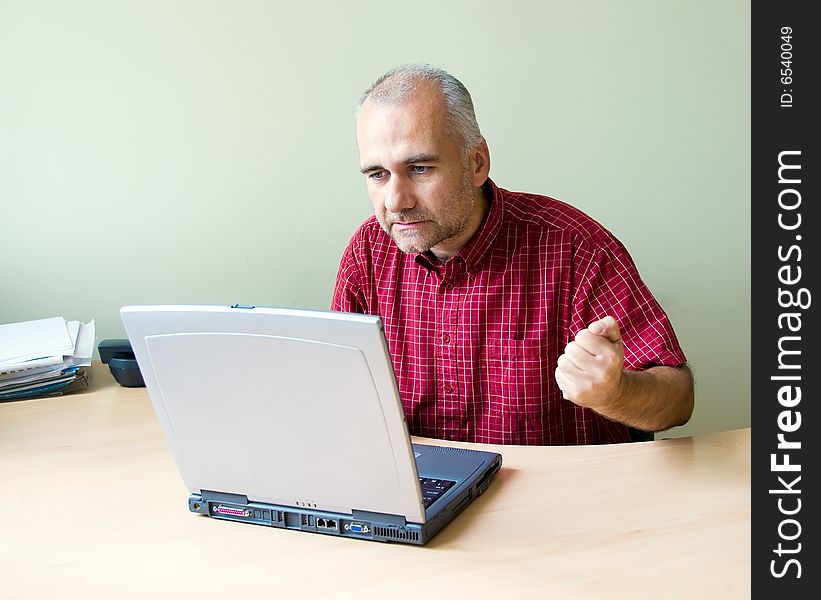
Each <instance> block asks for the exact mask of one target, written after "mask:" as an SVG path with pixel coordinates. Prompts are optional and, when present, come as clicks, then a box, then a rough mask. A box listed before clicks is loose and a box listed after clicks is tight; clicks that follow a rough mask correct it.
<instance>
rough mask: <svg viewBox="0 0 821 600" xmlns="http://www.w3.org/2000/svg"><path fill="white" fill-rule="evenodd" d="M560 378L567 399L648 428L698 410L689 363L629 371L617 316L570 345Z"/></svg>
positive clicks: (662, 425)
mask: <svg viewBox="0 0 821 600" xmlns="http://www.w3.org/2000/svg"><path fill="white" fill-rule="evenodd" d="M556 383H558V385H559V388H561V390H562V394H563V396H564V397H565V398H566V399H567V400H570V401H571V402H574V403H575V404H578V405H579V406H584V407H587V408H590V409H592V410H594V411H596V412H597V413H599V414H601V415H602V416H604V417H607V418H608V419H611V420H613V421H618V422H619V423H624V424H625V425H628V426H630V427H634V428H636V429H641V430H643V431H663V430H665V429H669V428H671V427H675V426H677V425H684V424H685V423H686V422H687V421H688V420H689V419H690V416H691V415H692V413H693V404H694V392H693V375H692V372H691V371H690V369H689V367H687V365H683V366H680V367H667V366H655V367H650V368H648V369H646V370H644V371H629V370H625V369H624V345H623V344H622V341H621V335H620V333H619V326H618V324H617V323H616V320H615V319H614V318H613V317H605V318H603V319H601V320H599V321H596V322H594V323H592V324H591V325H590V326H589V327H588V328H587V329H583V330H582V331H580V332H579V333H578V334H577V335H576V338H575V339H574V341H572V342H570V343H569V344H568V345H567V347H566V348H565V352H564V354H562V356H560V357H559V361H558V367H557V368H556Z"/></svg>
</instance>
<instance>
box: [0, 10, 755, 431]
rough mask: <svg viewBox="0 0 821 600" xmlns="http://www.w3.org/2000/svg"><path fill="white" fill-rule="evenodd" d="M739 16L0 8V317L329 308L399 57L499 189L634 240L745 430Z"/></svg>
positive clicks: (718, 405) (712, 385) (694, 426)
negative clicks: (453, 88)
mask: <svg viewBox="0 0 821 600" xmlns="http://www.w3.org/2000/svg"><path fill="white" fill-rule="evenodd" d="M749 45H750V6H749V3H748V2H743V1H739V0H724V1H719V2H716V1H714V0H711V1H707V0H690V1H688V0H680V1H679V0H677V1H658V0H657V1H652V0H625V1H621V2H609V1H605V0H598V1H593V0H587V1H585V0H577V1H575V2H567V1H562V2H559V1H542V2H538V1H535V0H534V1H530V2H525V1H522V0H518V1H517V0H508V1H507V2H504V3H501V2H499V3H491V2H475V1H474V2H457V1H451V2H447V1H439V2H429V1H424V0H423V1H417V2H415V3H412V4H406V3H390V2H384V1H383V2H372V1H368V2H348V3H343V2H332V1H330V0H325V1H321V0H315V1H313V2H288V3H285V2H262V1H259V2H249V1H234V2H228V1H225V2H215V1H211V2H201V1H189V2H183V1H175V0H169V1H164V2H160V1H154V2H137V1H132V2H123V1H120V2H117V1H105V0H96V1H95V0H78V1H77V2H62V1H56V0H55V1H52V2H45V1H32V0H28V1H18V2H12V1H7V0H0V223H2V225H1V226H0V322H13V321H21V320H27V319H35V318H42V317H47V316H55V315H62V316H64V317H66V318H67V319H80V320H88V319H91V318H93V319H95V321H96V324H97V338H98V341H99V340H101V339H105V338H112V337H123V336H124V332H123V328H122V325H121V323H120V321H119V314H118V310H119V308H120V306H122V305H124V304H139V303H196V304H210V303H216V304H226V303H229V304H230V303H235V302H242V303H249V304H258V305H282V306H296V307H308V308H326V307H327V306H328V304H329V302H330V295H331V289H332V286H333V280H334V274H335V271H336V267H337V264H338V260H339V257H340V254H341V251H342V249H343V247H344V245H345V243H346V242H347V240H348V238H349V237H350V235H351V233H352V232H353V230H354V229H355V228H356V226H357V225H358V224H359V223H360V222H361V220H362V219H364V218H365V217H366V216H367V215H368V214H369V211H370V204H369V202H368V199H367V196H366V193H365V187H364V182H363V181H362V177H361V175H359V174H358V162H357V158H358V157H357V152H356V144H355V140H354V135H353V108H354V104H355V101H356V99H357V98H358V96H359V93H360V92H361V91H362V90H363V89H364V88H365V87H366V86H367V85H368V84H369V83H370V82H371V81H372V80H373V79H374V78H375V77H376V76H378V75H379V74H381V73H382V72H383V71H384V70H386V69H387V68H389V67H391V66H394V65H395V64H398V63H401V62H407V61H424V62H430V63H432V64H435V65H437V66H441V67H443V68H445V69H447V70H449V71H451V72H452V73H453V74H454V75H456V76H457V77H459V78H460V79H461V80H462V81H463V82H464V83H465V84H466V85H467V87H468V89H470V90H471V92H472V94H473V97H474V102H475V104H476V111H477V115H478V118H479V122H480V125H481V127H482V130H483V133H484V134H485V137H486V138H487V140H488V143H489V145H490V149H491V160H492V168H491V176H492V177H493V178H494V180H495V181H496V182H497V183H498V184H499V185H501V186H503V187H506V188H509V189H513V190H520V191H530V192H539V193H544V194H548V195H551V196H554V197H557V198H560V199H562V200H565V201H567V202H570V203H572V204H575V205H576V206H578V207H580V208H582V209H583V210H585V211H587V212H588V213H589V214H590V215H592V216H593V217H595V218H596V219H598V220H599V221H601V222H602V223H603V224H604V225H605V226H607V227H608V228H609V229H610V230H611V231H613V232H614V233H615V234H616V235H617V236H618V237H619V238H620V239H621V240H622V241H623V242H624V243H625V245H626V246H627V247H628V248H629V249H630V251H631V253H632V255H633V258H634V259H635V261H636V263H637V264H638V266H639V270H640V271H641V273H642V275H643V277H644V278H645V280H646V281H647V283H648V284H649V286H650V288H651V289H652V290H653V292H654V293H655V294H656V296H657V297H658V298H659V300H660V301H661V303H662V305H663V306H664V307H665V309H666V310H667V312H668V313H669V314H670V317H671V318H672V320H673V323H674V325H675V326H676V329H677V331H678V334H679V338H680V341H681V342H682V345H683V347H684V349H685V351H686V352H687V354H688V356H689V358H690V361H691V364H692V366H693V369H694V371H695V374H696V378H697V397H696V410H695V413H694V415H693V418H692V420H691V421H690V423H689V424H688V425H686V426H685V427H681V428H676V429H673V430H671V431H670V432H668V433H667V434H663V436H666V435H669V436H675V437H678V436H683V435H691V434H698V433H704V432H709V431H717V430H722V429H729V428H735V427H746V426H748V425H750V400H749V397H750V394H749V392H750V383H749V382H750V201H749V197H750V166H749V162H750V161H749V154H750V47H749Z"/></svg>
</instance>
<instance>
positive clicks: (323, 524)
mask: <svg viewBox="0 0 821 600" xmlns="http://www.w3.org/2000/svg"><path fill="white" fill-rule="evenodd" d="M316 528H317V529H331V530H333V531H336V530H337V523H336V520H335V519H325V518H322V517H317V519H316Z"/></svg>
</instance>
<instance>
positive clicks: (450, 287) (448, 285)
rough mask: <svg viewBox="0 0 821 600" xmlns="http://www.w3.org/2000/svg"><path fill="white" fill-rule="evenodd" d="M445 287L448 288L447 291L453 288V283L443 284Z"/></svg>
mask: <svg viewBox="0 0 821 600" xmlns="http://www.w3.org/2000/svg"><path fill="white" fill-rule="evenodd" d="M445 289H446V290H448V291H450V290H452V289H453V284H452V283H446V284H445Z"/></svg>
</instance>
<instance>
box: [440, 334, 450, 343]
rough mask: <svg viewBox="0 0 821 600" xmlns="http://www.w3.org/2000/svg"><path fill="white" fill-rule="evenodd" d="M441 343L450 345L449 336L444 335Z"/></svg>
mask: <svg viewBox="0 0 821 600" xmlns="http://www.w3.org/2000/svg"><path fill="white" fill-rule="evenodd" d="M442 341H443V342H445V343H446V344H450V336H449V335H448V334H447V333H446V334H445V335H443V336H442Z"/></svg>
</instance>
